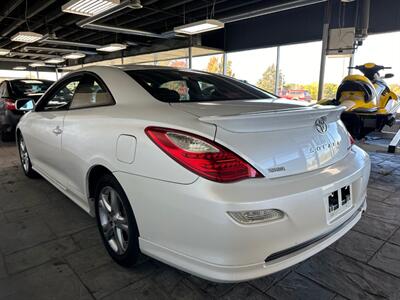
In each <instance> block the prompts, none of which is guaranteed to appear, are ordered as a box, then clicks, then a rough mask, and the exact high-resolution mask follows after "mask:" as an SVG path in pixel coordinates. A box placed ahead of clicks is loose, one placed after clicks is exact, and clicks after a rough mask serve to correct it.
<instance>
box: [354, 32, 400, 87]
mask: <svg viewBox="0 0 400 300" xmlns="http://www.w3.org/2000/svg"><path fill="white" fill-rule="evenodd" d="M399 51H400V32H399V31H398V32H391V33H384V34H374V35H370V36H368V37H367V39H366V40H365V41H364V44H363V45H362V46H361V47H359V48H358V49H357V51H356V55H355V60H354V62H355V65H363V64H365V63H369V62H372V63H375V64H377V65H383V66H385V67H392V69H391V70H385V71H382V72H381V74H386V73H393V74H394V77H393V78H390V79H386V81H387V83H388V84H389V85H390V86H391V89H392V90H394V91H395V92H396V93H398V94H400V55H399ZM355 74H358V71H355Z"/></svg>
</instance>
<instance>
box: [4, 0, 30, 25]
mask: <svg viewBox="0 0 400 300" xmlns="http://www.w3.org/2000/svg"><path fill="white" fill-rule="evenodd" d="M25 1H26V0H16V1H15V0H14V1H9V3H7V4H6V5H4V4H3V5H4V7H7V8H6V9H3V10H2V12H1V16H0V22H1V21H3V20H4V19H5V18H6V17H7V16H9V15H10V13H12V12H13V11H14V10H15V9H16V8H17V7H18V6H20V5H21V4H22V3H24V2H25ZM10 2H11V3H10Z"/></svg>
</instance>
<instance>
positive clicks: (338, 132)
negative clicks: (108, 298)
mask: <svg viewBox="0 0 400 300" xmlns="http://www.w3.org/2000/svg"><path fill="white" fill-rule="evenodd" d="M183 87H184V88H183ZM33 105H34V104H33V102H32V101H29V100H20V101H17V103H16V106H17V108H18V109H19V110H21V111H27V110H31V111H30V112H28V113H26V114H25V115H24V116H23V117H22V119H21V121H20V122H19V124H18V126H17V138H18V140H17V142H18V147H19V151H20V157H21V163H22V167H23V170H24V172H25V174H26V175H27V176H29V177H34V176H35V175H37V173H39V174H40V175H42V176H43V177H44V178H46V179H47V180H48V181H49V182H51V183H52V184H53V185H55V186H56V187H57V188H58V189H59V190H60V191H61V192H63V193H64V194H65V195H67V196H68V197H69V198H70V199H71V200H72V201H74V202H75V203H76V204H78V205H79V206H80V207H81V208H83V209H84V210H85V211H86V212H88V213H89V214H90V215H92V216H95V217H96V220H97V225H98V228H99V233H100V235H101V237H102V240H103V243H104V246H105V248H106V249H107V251H108V253H109V254H110V256H111V257H112V258H113V259H114V260H115V261H116V262H117V263H119V264H121V265H123V266H131V265H133V264H134V263H135V262H136V260H137V258H138V255H139V252H142V253H144V254H147V255H149V256H151V257H154V258H156V259H158V260H161V261H163V262H165V263H167V264H170V265H172V266H174V267H176V268H179V269H182V270H184V271H186V272H189V273H191V274H194V275H197V276H200V277H202V278H206V279H209V280H213V281H220V282H237V281H245V280H250V279H253V278H257V277H262V276H265V275H268V274H271V273H274V272H277V271H279V270H282V269H284V268H287V267H290V266H292V265H294V264H297V263H299V262H301V261H303V260H305V259H307V258H309V257H310V256H312V255H314V254H316V253H318V252H319V251H321V250H323V249H324V248H326V247H328V246H329V245H331V244H332V243H334V242H335V241H337V240H338V239H339V238H341V237H342V236H343V235H344V234H345V233H346V232H348V231H349V230H350V229H351V228H352V227H353V226H354V225H355V224H356V223H357V222H358V221H359V220H360V218H361V215H362V212H363V211H365V209H366V191H367V183H368V179H369V174H370V160H369V157H368V155H367V154H366V153H365V152H364V151H363V150H362V149H360V148H359V147H357V146H356V145H354V144H353V142H354V141H353V139H352V138H351V136H350V135H349V134H348V132H347V130H346V128H345V127H344V125H343V123H342V122H341V121H340V114H341V112H342V111H343V108H341V107H328V106H318V105H309V104H305V103H302V102H300V101H291V100H285V99H280V98H277V97H276V96H273V95H272V94H269V93H267V92H265V91H262V90H260V89H258V88H256V87H253V86H251V85H249V84H246V83H243V82H240V81H238V80H235V79H233V78H229V77H226V76H223V75H217V74H210V73H205V72H199V71H191V70H185V69H173V68H163V67H158V66H123V67H119V68H117V67H89V68H84V69H82V70H81V71H77V72H72V73H70V74H68V75H66V76H65V77H63V78H62V79H61V80H59V81H58V82H57V83H56V84H55V85H54V86H52V87H51V88H50V89H49V90H48V91H47V92H46V93H45V95H44V96H43V97H42V98H41V99H40V100H39V102H38V103H37V104H36V105H35V107H34V109H33V110H32V106H33Z"/></svg>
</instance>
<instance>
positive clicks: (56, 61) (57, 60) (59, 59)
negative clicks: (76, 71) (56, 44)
mask: <svg viewBox="0 0 400 300" xmlns="http://www.w3.org/2000/svg"><path fill="white" fill-rule="evenodd" d="M64 61H65V59H64V58H62V57H54V58H49V59H47V60H45V61H44V62H45V63H48V64H60V63H63V62H64Z"/></svg>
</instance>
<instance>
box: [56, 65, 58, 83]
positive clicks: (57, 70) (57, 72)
mask: <svg viewBox="0 0 400 300" xmlns="http://www.w3.org/2000/svg"><path fill="white" fill-rule="evenodd" d="M56 80H58V68H57V67H56Z"/></svg>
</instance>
